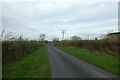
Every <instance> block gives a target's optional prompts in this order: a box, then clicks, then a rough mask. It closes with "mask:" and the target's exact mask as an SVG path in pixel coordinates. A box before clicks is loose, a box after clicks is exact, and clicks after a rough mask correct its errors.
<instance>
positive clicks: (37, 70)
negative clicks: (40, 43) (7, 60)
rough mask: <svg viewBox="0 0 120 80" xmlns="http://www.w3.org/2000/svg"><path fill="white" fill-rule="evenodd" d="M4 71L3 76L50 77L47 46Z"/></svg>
mask: <svg viewBox="0 0 120 80" xmlns="http://www.w3.org/2000/svg"><path fill="white" fill-rule="evenodd" d="M4 71H5V72H4V73H3V78H50V77H51V71H50V65H49V60H48V52H47V47H43V48H40V49H39V50H37V51H36V52H34V53H33V54H30V55H28V56H27V57H24V58H23V59H22V60H21V61H19V62H17V63H15V64H14V65H11V66H9V67H7V68H6V69H5V70H4Z"/></svg>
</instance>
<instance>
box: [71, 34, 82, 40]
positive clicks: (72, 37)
mask: <svg viewBox="0 0 120 80" xmlns="http://www.w3.org/2000/svg"><path fill="white" fill-rule="evenodd" d="M70 39H71V40H82V38H80V37H79V36H76V35H74V36H71V38H70Z"/></svg>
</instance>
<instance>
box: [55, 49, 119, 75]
mask: <svg viewBox="0 0 120 80" xmlns="http://www.w3.org/2000/svg"><path fill="white" fill-rule="evenodd" d="M57 48H59V49H61V50H62V51H64V52H67V53H69V54H71V55H73V56H76V57H78V58H81V59H83V60H85V61H87V62H89V63H91V64H94V65H96V66H98V67H100V68H102V69H104V70H107V71H110V72H111V73H113V74H118V60H117V59H115V58H114V57H112V56H105V55H101V54H93V53H92V52H90V51H86V50H83V49H80V48H77V47H57Z"/></svg>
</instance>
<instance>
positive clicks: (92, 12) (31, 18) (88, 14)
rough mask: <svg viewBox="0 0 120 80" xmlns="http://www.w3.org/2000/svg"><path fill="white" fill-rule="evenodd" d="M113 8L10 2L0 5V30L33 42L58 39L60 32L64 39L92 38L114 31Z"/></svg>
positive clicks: (113, 5)
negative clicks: (0, 25) (45, 38)
mask: <svg viewBox="0 0 120 80" xmlns="http://www.w3.org/2000/svg"><path fill="white" fill-rule="evenodd" d="M117 8H118V4H117V2H91V3H88V2H79V1H78V2H76V1H75V2H74V1H73V2H68V0H65V1H63V2H62V1H56V0H54V1H51V2H49V1H45V2H44V1H43V2H40V3H36V2H28V3H24V2H20V3H15V2H14V3H3V5H2V13H1V14H2V18H3V19H2V24H3V28H5V29H6V30H7V31H13V32H16V33H20V34H23V35H24V36H25V37H30V38H37V37H38V35H39V34H41V33H45V34H47V37H48V39H49V40H51V39H52V38H53V37H59V38H61V30H62V29H65V30H66V38H68V37H70V36H72V35H74V34H76V35H79V36H81V37H85V36H86V35H88V34H91V36H90V37H91V38H94V37H95V36H96V35H97V36H99V35H100V33H101V32H103V33H106V32H107V31H109V30H113V31H117V27H118V26H117V17H118V11H117ZM93 34H94V35H95V36H92V35H93Z"/></svg>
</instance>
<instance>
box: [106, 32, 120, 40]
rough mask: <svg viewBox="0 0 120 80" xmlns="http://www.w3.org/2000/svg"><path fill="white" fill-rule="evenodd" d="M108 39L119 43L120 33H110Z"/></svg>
mask: <svg viewBox="0 0 120 80" xmlns="http://www.w3.org/2000/svg"><path fill="white" fill-rule="evenodd" d="M106 38H107V40H109V41H112V42H117V41H118V40H120V32H115V33H110V34H108V35H107V37H106Z"/></svg>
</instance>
